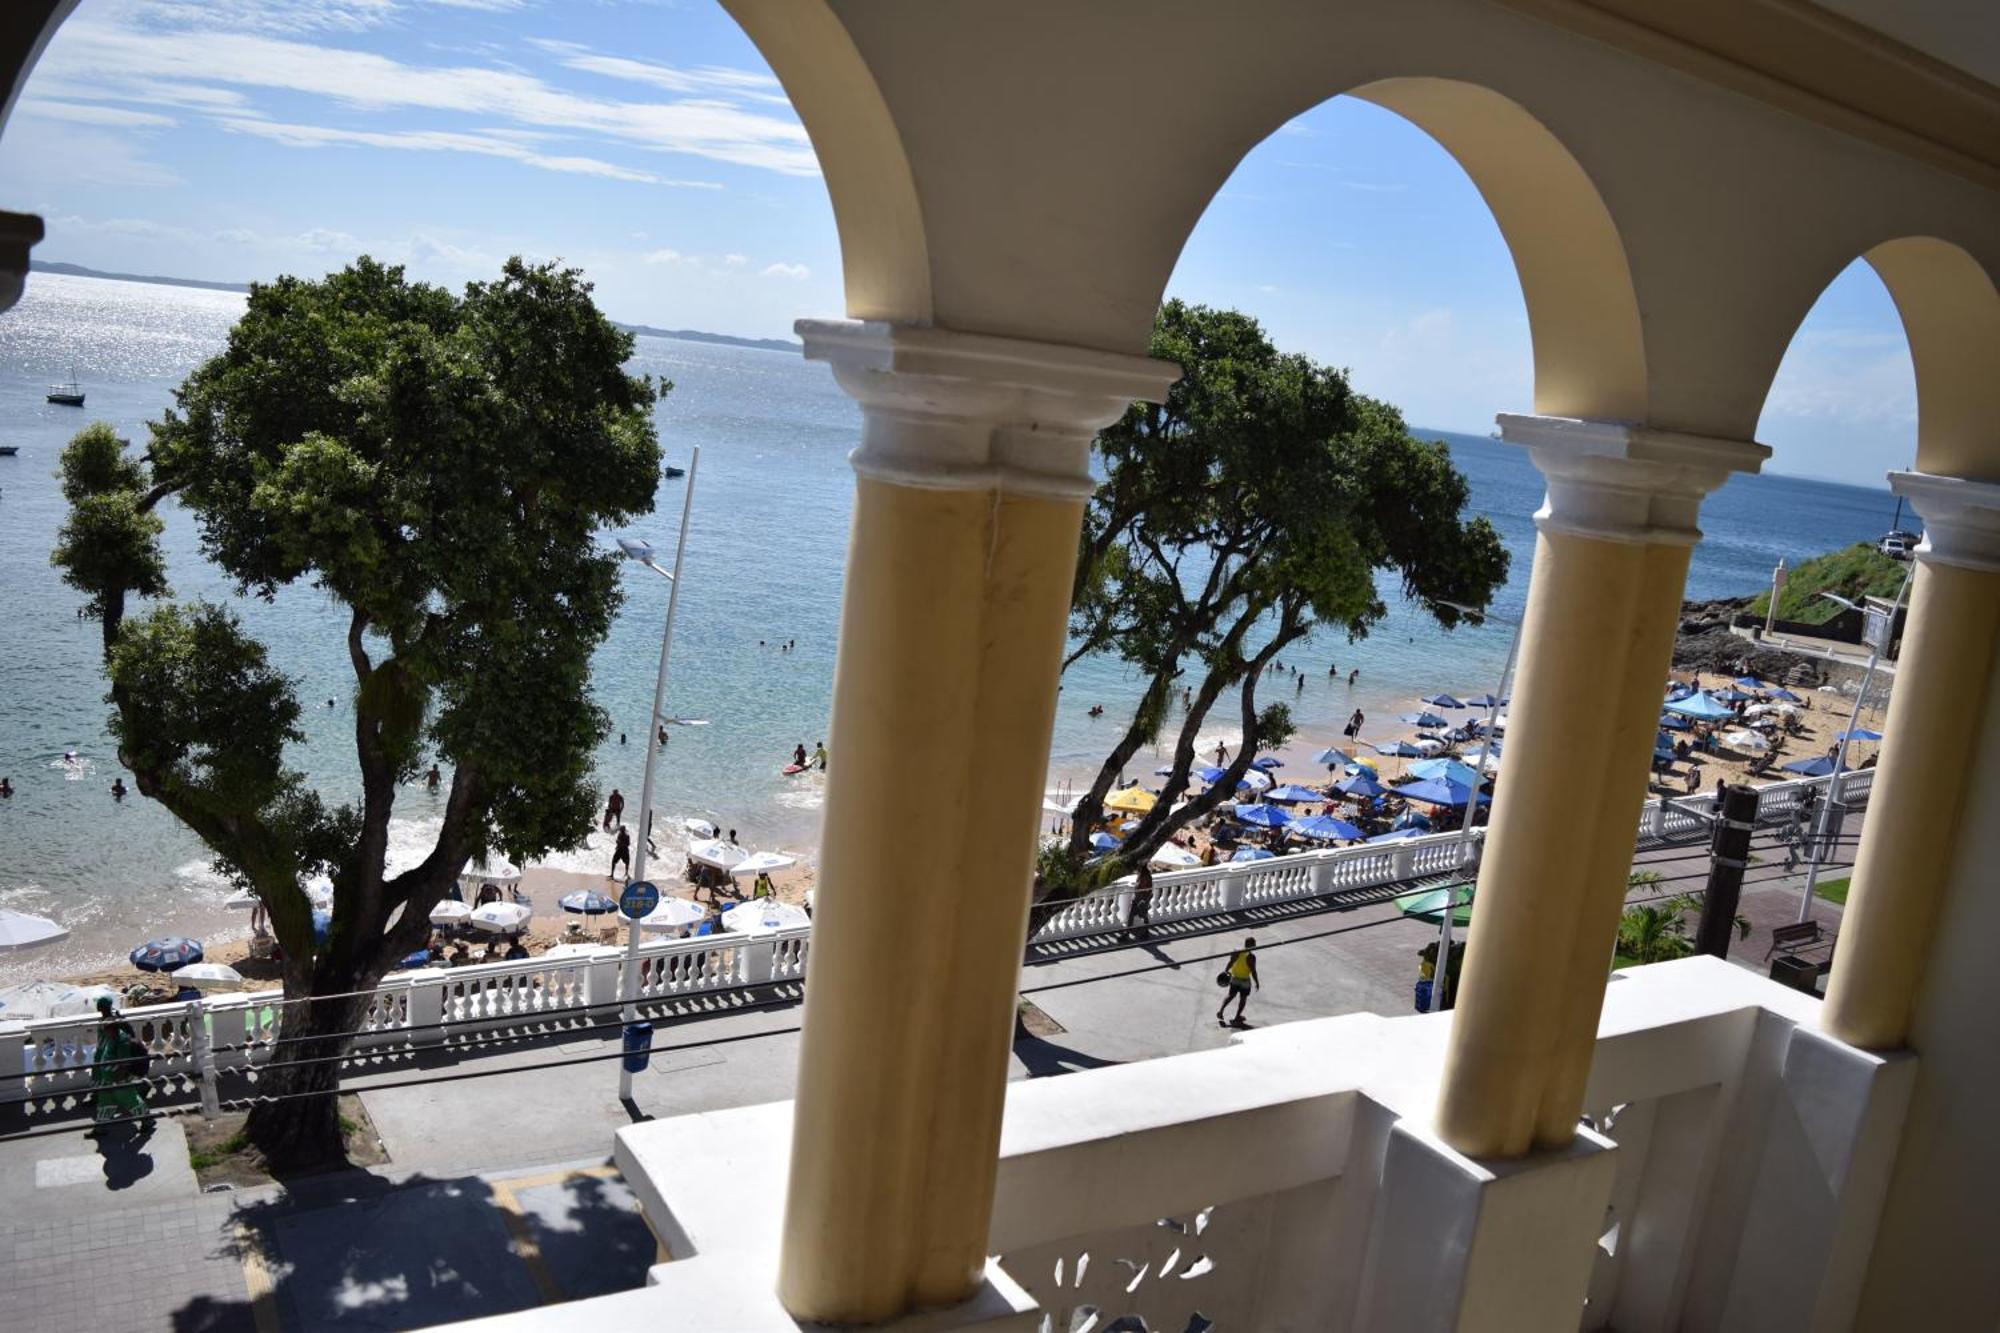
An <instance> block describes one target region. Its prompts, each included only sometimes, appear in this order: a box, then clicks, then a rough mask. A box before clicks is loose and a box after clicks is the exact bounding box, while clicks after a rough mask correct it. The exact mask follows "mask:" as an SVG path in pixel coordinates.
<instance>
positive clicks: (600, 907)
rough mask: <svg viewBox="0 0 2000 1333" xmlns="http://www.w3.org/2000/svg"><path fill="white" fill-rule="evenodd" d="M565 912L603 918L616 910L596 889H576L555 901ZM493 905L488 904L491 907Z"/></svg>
mask: <svg viewBox="0 0 2000 1333" xmlns="http://www.w3.org/2000/svg"><path fill="white" fill-rule="evenodd" d="M556 902H557V903H558V904H560V905H561V907H562V909H563V911H565V912H575V913H576V914H577V915H578V916H603V915H605V914H606V913H609V912H615V911H617V910H618V904H617V902H616V901H615V900H614V899H611V898H607V897H605V896H604V895H603V894H601V893H599V892H598V891H597V890H596V889H578V890H577V891H576V892H575V893H565V894H564V895H563V896H562V897H560V898H558V899H556ZM492 905H493V904H491V903H488V904H487V906H489V907H491V906H492Z"/></svg>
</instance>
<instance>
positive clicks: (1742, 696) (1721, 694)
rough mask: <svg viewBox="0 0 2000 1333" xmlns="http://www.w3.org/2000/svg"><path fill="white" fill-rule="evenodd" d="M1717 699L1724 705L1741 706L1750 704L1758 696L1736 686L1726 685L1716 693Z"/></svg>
mask: <svg viewBox="0 0 2000 1333" xmlns="http://www.w3.org/2000/svg"><path fill="white" fill-rule="evenodd" d="M1715 697H1716V698H1718V699H1720V700H1722V701H1723V702H1724V703H1731V704H1740V703H1748V702H1749V701H1750V700H1752V699H1755V698H1756V697H1757V696H1756V695H1754V694H1751V693H1750V692H1749V691H1748V690H1739V689H1737V688H1736V687H1735V686H1734V685H1725V686H1723V687H1722V688H1721V689H1719V690H1717V691H1716V692H1715Z"/></svg>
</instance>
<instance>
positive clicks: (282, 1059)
mask: <svg viewBox="0 0 2000 1333" xmlns="http://www.w3.org/2000/svg"><path fill="white" fill-rule="evenodd" d="M316 980H317V981H318V983H319V984H320V986H321V987H322V988H323V989H324V990H326V991H329V992H338V991H349V990H354V989H357V988H360V987H365V985H366V984H367V983H366V982H364V981H363V980H362V979H361V978H360V977H353V978H350V979H348V980H345V981H342V980H340V979H338V978H332V977H319V978H316ZM366 1006H367V997H366V996H360V995H340V996H338V997H337V998H332V999H312V1000H306V999H300V1000H292V1001H288V1002H287V1007H286V1013H285V1020H284V1023H283V1025H282V1027H281V1028H280V1030H279V1038H280V1041H281V1043H282V1044H280V1045H279V1046H278V1048H277V1049H276V1050H275V1051H274V1052H273V1053H272V1056H271V1061H270V1063H269V1064H267V1065H265V1066H264V1069H263V1071H262V1073H261V1074H260V1076H259V1078H258V1080H257V1091H258V1092H259V1093H260V1094H261V1095H263V1096H265V1097H271V1098H275V1099H276V1100H272V1101H260V1102H259V1103H257V1105H256V1106H254V1107H253V1108H252V1109H251V1111H250V1116H249V1120H248V1121H247V1123H246V1124H245V1125H244V1130H245V1132H246V1133H247V1134H248V1135H249V1138H250V1142H251V1143H252V1144H254V1145H255V1146H256V1148H257V1149H258V1151H260V1152H262V1153H263V1154H264V1158H265V1160H266V1162H268V1163H269V1164H270V1166H271V1168H272V1169H273V1170H274V1171H278V1170H297V1169H303V1168H308V1167H329V1166H338V1165H341V1164H342V1163H344V1162H345V1161H346V1160H347V1151H346V1145H345V1144H344V1142H343V1141H342V1135H341V1131H340V1116H339V1111H338V1106H337V1101H336V1098H337V1097H338V1095H339V1092H340V1060H339V1058H338V1057H340V1056H342V1055H344V1054H345V1053H346V1051H347V1047H348V1044H349V1043H350V1042H351V1041H352V1040H353V1038H352V1037H351V1036H350V1035H349V1034H351V1033H352V1032H353V1031H354V1029H355V1026H356V1024H357V1023H358V1022H359V1020H360V1018H361V1015H362V1013H363V1011H364V1010H365V1008H366Z"/></svg>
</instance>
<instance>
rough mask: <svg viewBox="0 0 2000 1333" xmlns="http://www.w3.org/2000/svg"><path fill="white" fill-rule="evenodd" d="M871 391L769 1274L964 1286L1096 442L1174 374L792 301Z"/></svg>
mask: <svg viewBox="0 0 2000 1333" xmlns="http://www.w3.org/2000/svg"><path fill="white" fill-rule="evenodd" d="M800 332H801V334H803V335H804V336H805V339H806V349H807V356H808V357H811V358H814V359H820V360H826V361H829V362H831V363H832V364H833V366H834V370H835V374H836V376H837V377H838V378H839V380H840V382H841V384H842V385H843V387H845V388H846V389H847V390H848V391H849V392H850V393H852V394H853V395H854V396H855V397H856V398H858V399H859V400H860V401H861V403H862V407H863V413H864V430H863V443H862V447H861V449H860V450H858V451H857V452H856V454H855V456H854V465H855V469H856V471H857V473H859V477H860V479H859V482H858V484H857V488H856V497H855V511H854V527H853V533H852V536H851V539H850V545H849V551H848V563H847V580H846V594H845V596H846V600H845V605H844V607H843V610H842V617H841V637H840V654H839V663H838V666H837V668H836V672H835V680H834V705H833V708H834V711H833V721H832V725H831V728H830V731H829V737H828V739H829V749H830V752H831V761H830V764H829V769H828V785H827V802H826V813H825V826H824V832H823V834H822V841H821V852H820V879H819V885H818V892H817V899H816V912H815V920H814V929H813V946H812V952H811V956H810V964H809V973H808V978H807V987H806V1007H805V1034H804V1041H803V1048H802V1051H801V1054H800V1060H799V1081H798V1100H797V1104H796V1110H795V1116H794V1125H793V1132H792V1158H791V1180H790V1187H789V1191H788V1193H787V1197H786V1203H785V1224H784V1239H783V1253H782V1256H781V1262H780V1272H779V1286H778V1290H779V1296H780V1298H781V1299H782V1300H783V1301H784V1303H785V1306H786V1308H787V1309H788V1310H790V1311H791V1312H792V1313H793V1314H794V1315H796V1316H798V1317H800V1318H803V1319H812V1320H819V1321H825V1322H837V1323H846V1322H866V1321H873V1320H879V1319H884V1318H887V1317H890V1316H892V1315H896V1314H899V1313H901V1312H903V1311H906V1310H910V1309H913V1308H917V1307H921V1306H927V1305H939V1304H946V1303H950V1302H954V1301H957V1300H960V1299H963V1298H964V1297H966V1296H968V1295H970V1294H971V1293H972V1291H973V1290H974V1289H975V1288H976V1286H977V1285H978V1283H979V1281H980V1278H981V1274H982V1271H983V1268H984V1265H985V1260H986V1255H987V1251H986V1236H987V1228H988V1222H989V1215H990V1213H991V1207H992V1198H993V1180H994V1171H995V1166H996V1162H997V1157H998V1151H999V1139H1000V1117H1001V1111H1002V1108H1003V1105H1004V1101H1005V1091H1006V1079H1007V1060H1008V1051H1009V1048H1010V1042H1011V1035H1012V1031H1013V1006H1014V1002H1015V996H1016V993H1017V990H1018V986H1019V972H1020V965H1021V955H1022V948H1023V945H1024V939H1025V935H1026V927H1027V910H1028V885H1029V879H1030V876H1031V871H1032V863H1033V858H1034V852H1035V836H1036V830H1037V827H1038V825H1039V823H1040V808H1041V799H1042V795H1041V794H1042V790H1043V787H1044V785H1045V780H1046V776H1047V769H1048V749H1049V734H1050V729H1051V725H1052V722H1053V718H1054V711H1055V699H1056V689H1057V685H1058V683H1059V676H1060V666H1061V661H1062V651H1063V642H1064V629H1065V621H1066V618H1067V615H1068V611H1069V593H1070V584H1071V580H1072V577H1073V574H1074V566H1075V558H1076V545H1077V535H1078V528H1079V524H1080V522H1081V518H1082V513H1083V505H1084V501H1085V498H1086V497H1087V496H1088V494H1089V491H1090V489H1091V481H1090V477H1089V472H1088V466H1087V464H1088V457H1089V442H1090V438H1091V435H1092V434H1093V432H1094V431H1095V430H1096V428H1097V427H1098V426H1100V425H1102V424H1104V423H1105V422H1107V421H1109V420H1111V419H1114V418H1115V417H1116V416H1117V415H1118V414H1119V413H1120V412H1121V411H1122V410H1123V409H1124V407H1125V406H1126V404H1127V403H1128V402H1129V401H1130V400H1131V399H1133V398H1135V397H1153V396H1157V395H1158V394H1159V393H1160V392H1162V391H1163V390H1164V389H1165V387H1166V385H1167V384H1168V383H1170V382H1171V380H1172V378H1173V376H1174V375H1175V374H1176V373H1177V372H1176V371H1175V369H1174V368H1173V367H1170V366H1166V365H1164V364H1163V363H1158V362H1152V361H1148V360H1144V359H1141V358H1134V357H1123V356H1115V355H1110V354H1101V353H1091V352H1086V351H1081V350H1079V349H1073V348H1057V347H1043V346H1039V345H1035V344H1028V343H1021V342H1016V341H1013V340H1004V339H991V338H979V337H974V336H969V335H963V334H953V333H949V332H947V331H944V330H936V329H914V328H906V327H902V326H885V325H860V324H851V323H837V324H836V323H816V322H809V323H804V324H801V326H800Z"/></svg>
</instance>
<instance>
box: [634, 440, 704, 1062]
mask: <svg viewBox="0 0 2000 1333" xmlns="http://www.w3.org/2000/svg"><path fill="white" fill-rule="evenodd" d="M700 466H701V446H700V445H696V446H695V449H694V455H693V456H692V457H691V458H689V459H688V469H687V490H686V491H685V492H684V494H683V496H682V499H681V531H680V536H679V537H678V538H677V539H676V540H675V542H674V567H673V570H672V571H671V572H669V571H667V570H664V569H661V568H660V566H659V565H658V564H657V563H655V562H654V560H653V550H654V548H653V545H652V543H650V542H642V541H636V540H633V539H632V538H629V537H621V538H619V540H618V546H619V548H620V549H621V550H623V551H624V552H625V555H626V558H628V559H630V560H635V561H637V562H638V563H639V564H641V565H644V566H645V567H646V568H647V569H650V570H652V571H653V572H654V573H655V574H658V575H659V576H660V577H662V578H664V579H665V580H666V581H667V583H668V585H669V591H668V593H667V623H666V627H665V628H664V629H662V630H661V631H660V670H659V674H658V675H657V676H656V677H655V678H654V680H653V711H652V713H651V721H650V722H649V723H648V724H647V727H646V776H645V779H644V781H643V782H642V783H641V784H640V787H639V845H638V847H637V848H635V849H634V850H633V852H632V865H631V871H630V873H631V876H632V878H631V880H628V881H627V882H628V883H633V882H637V881H639V880H642V879H644V878H646V847H647V842H648V840H649V839H650V838H651V837H652V833H653V770H654V767H655V766H656V765H657V764H658V762H659V758H660V741H659V733H660V732H661V730H662V729H663V728H664V727H665V726H666V715H665V709H666V701H667V655H668V653H669V652H670V651H671V650H672V648H673V646H674V612H675V610H676V609H678V608H679V606H680V600H681V560H682V559H683V557H685V556H686V554H687V537H688V516H689V514H691V513H692V512H693V510H694V478H695V472H696V470H697V469H698V468H699V467H700ZM618 992H619V995H620V997H621V998H622V999H623V1000H624V1008H623V1010H622V1011H621V1013H620V1014H619V1021H620V1022H622V1023H625V1024H628V1025H629V1024H632V1023H636V1022H638V1021H639V923H638V921H637V920H636V919H634V918H633V917H630V916H628V917H626V918H625V968H624V973H623V975H622V977H621V978H620V980H619V985H618ZM618 1096H619V1097H620V1099H622V1100H625V1101H630V1100H631V1099H632V1070H631V1068H630V1065H629V1063H628V1062H627V1061H624V1060H620V1061H619V1062H618Z"/></svg>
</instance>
